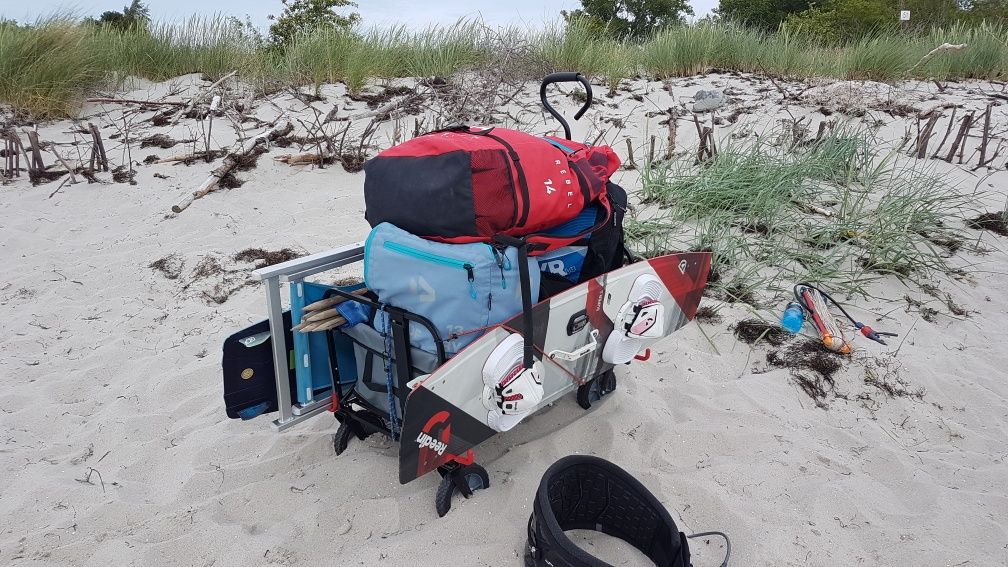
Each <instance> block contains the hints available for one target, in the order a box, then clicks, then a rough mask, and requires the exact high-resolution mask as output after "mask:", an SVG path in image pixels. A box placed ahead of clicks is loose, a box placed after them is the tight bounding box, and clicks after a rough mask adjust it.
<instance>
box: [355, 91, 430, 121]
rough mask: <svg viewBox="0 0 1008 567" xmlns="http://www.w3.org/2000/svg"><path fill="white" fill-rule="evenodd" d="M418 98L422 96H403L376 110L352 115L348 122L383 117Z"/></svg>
mask: <svg viewBox="0 0 1008 567" xmlns="http://www.w3.org/2000/svg"><path fill="white" fill-rule="evenodd" d="M419 98H422V96H421V95H419V94H412V95H409V96H405V97H403V98H401V99H399V100H396V101H393V102H390V103H388V104H386V105H385V106H382V107H379V108H376V109H374V110H369V111H367V112H361V113H358V114H354V115H353V116H351V117H350V120H360V119H362V118H373V117H375V116H383V115H385V114H388V113H390V112H392V111H393V110H395V109H397V108H399V107H400V106H402V105H404V104H407V103H409V102H413V101H414V100H417V99H419Z"/></svg>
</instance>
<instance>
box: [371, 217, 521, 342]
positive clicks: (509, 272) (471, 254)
mask: <svg viewBox="0 0 1008 567" xmlns="http://www.w3.org/2000/svg"><path fill="white" fill-rule="evenodd" d="M528 264H529V278H530V279H531V282H530V283H531V285H532V297H533V298H536V297H538V296H539V266H538V264H537V262H536V260H535V259H534V258H530V259H529V260H528ZM518 272H519V270H518V250H517V249H516V248H514V247H510V248H497V247H494V246H491V245H489V244H484V243H474V244H444V243H440V242H434V241H431V240H425V239H423V238H420V237H418V236H414V235H412V234H410V233H408V232H406V231H405V230H402V229H400V228H398V227H396V226H395V225H392V224H389V223H381V224H379V225H378V226H376V227H374V228H373V229H372V230H371V234H369V235H368V238H367V242H366V243H365V245H364V283H365V284H366V285H367V287H368V289H370V290H371V291H373V292H375V293H376V294H378V299H379V301H381V302H383V303H388V304H389V305H393V306H395V307H399V308H402V309H406V310H407V311H411V312H413V313H415V314H417V315H420V316H423V317H426V318H427V319H429V320H430V321H431V322H432V323H433V324H434V327H435V328H437V330H438V333H440V334H441V339H442V340H443V341H444V343H445V353H446V354H447V355H448V356H451V355H453V354H455V353H456V352H458V351H460V350H462V348H464V347H465V346H466V345H468V344H469V343H471V342H473V341H474V340H476V339H477V338H479V337H480V336H481V335H482V334H483V332H484V330H485V328H486V327H488V326H491V325H496V324H498V323H502V322H504V321H506V320H508V319H510V318H512V317H514V316H515V315H518V314H519V313H521V310H522V302H521V280H520V278H519V276H518ZM385 324H386V323H385V314H384V313H378V314H377V315H376V317H375V322H374V326H375V328H376V329H377V330H378V331H384V329H385ZM410 343H411V344H412V345H413V347H415V348H419V349H422V350H425V351H427V352H431V353H433V352H436V348H435V345H434V339H433V337H431V335H430V333H429V332H428V331H427V330H426V329H425V328H423V327H422V326H421V325H416V324H414V325H410Z"/></svg>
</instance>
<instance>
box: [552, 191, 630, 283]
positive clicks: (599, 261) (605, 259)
mask: <svg viewBox="0 0 1008 567" xmlns="http://www.w3.org/2000/svg"><path fill="white" fill-rule="evenodd" d="M606 195H607V196H606V198H607V199H609V205H610V209H611V210H612V221H611V222H609V223H606V224H605V225H604V226H603V227H602V228H599V229H598V230H596V231H595V232H593V233H592V234H591V236H590V237H589V238H587V239H584V240H580V241H578V242H575V243H573V244H571V246H586V247H587V251H586V254H585V259H584V264H582V266H581V273H580V275H579V276H578V278H577V281H571V280H570V279H568V278H566V277H564V276H561V275H558V274H554V273H550V272H548V271H544V272H543V273H542V279H541V283H540V287H539V300H540V301H541V300H543V299H546V298H547V297H552V296H554V295H556V294H558V293H560V292H562V291H565V290H567V289H570V288H572V287H574V286H575V285H577V284H579V283H583V282H586V281H588V280H590V279H592V278H594V277H597V276H600V275H602V274H604V273H606V272H611V271H613V270H616V269H619V268H622V267H623V266H624V265H625V264H626V263H627V262H632V261H633V257H632V256H631V255H630V252H629V251H628V250H627V249H626V242H625V240H624V235H623V215H624V214H625V213H626V210H627V193H626V190H624V189H623V188H622V187H620V186H619V185H616V184H615V183H612V182H609V183H608V185H607V188H606ZM605 214H606V211H605V210H603V209H602V208H599V209H598V212H597V215H598V216H599V217H601V218H598V219H597V220H598V221H601V220H603V219H604V215H605Z"/></svg>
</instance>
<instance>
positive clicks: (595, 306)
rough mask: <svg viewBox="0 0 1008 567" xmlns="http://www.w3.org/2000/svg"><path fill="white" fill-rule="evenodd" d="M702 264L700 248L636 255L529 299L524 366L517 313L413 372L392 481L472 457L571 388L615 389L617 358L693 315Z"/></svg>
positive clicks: (584, 391)
mask: <svg viewBox="0 0 1008 567" xmlns="http://www.w3.org/2000/svg"><path fill="white" fill-rule="evenodd" d="M710 263H711V255H710V253H708V252H689V253H683V254H670V255H667V256H661V257H657V258H651V259H649V260H642V261H640V262H637V263H634V264H631V265H629V266H625V267H623V268H620V269H618V270H615V271H612V272H609V273H607V274H603V275H601V276H599V277H597V278H594V279H592V280H589V281H587V282H584V283H582V284H579V285H577V286H575V287H573V288H571V289H569V290H567V291H564V292H562V293H559V294H557V295H555V296H553V297H551V298H549V299H546V300H545V301H541V302H539V303H538V304H536V305H535V306H533V307H532V330H533V331H532V339H533V347H534V353H535V357H534V363H533V364H532V367H531V368H525V366H524V365H523V363H522V358H523V357H522V354H523V346H524V339H523V337H522V335H521V334H520V332H519V329H522V328H523V326H522V315H521V314H519V315H517V316H515V317H514V318H512V319H510V320H508V321H506V322H505V323H503V324H501V325H499V326H497V327H495V328H493V329H491V330H490V331H488V332H487V333H486V334H484V335H483V336H482V337H480V338H479V339H477V340H476V341H474V342H473V343H472V344H470V345H469V346H467V347H466V348H465V349H463V350H462V351H460V352H459V353H458V354H457V355H455V356H454V357H453V358H452V359H450V360H448V361H447V362H446V363H444V364H443V365H441V366H439V367H438V368H437V369H436V370H435V371H434V372H432V373H431V374H429V375H426V376H421V377H419V378H417V379H416V380H414V381H413V382H412V383H411V384H410V386H411V392H410V394H409V397H408V399H407V402H406V410H405V415H404V416H403V424H402V435H401V438H400V450H399V481H400V482H401V483H403V484H406V483H407V482H410V481H412V480H414V479H416V478H418V477H420V476H422V475H425V474H427V473H429V472H431V471H433V470H436V469H438V468H439V467H444V466H446V465H451V464H452V463H471V462H472V458H473V457H472V451H471V449H472V448H473V447H475V446H476V445H478V444H480V443H482V442H483V441H486V440H487V439H489V438H490V437H492V436H494V435H496V434H497V433H499V432H503V431H508V430H510V429H512V428H514V427H515V426H516V425H518V423H520V422H521V421H522V420H523V419H525V418H526V417H528V416H529V415H531V414H532V413H535V412H536V411H538V410H539V409H541V408H543V407H545V406H546V405H548V404H550V403H552V402H553V401H555V400H556V399H558V398H560V397H561V396H563V395H565V394H567V393H569V392H571V391H574V390H578V403H579V404H581V405H582V407H590V404H591V402H592V401H593V399H594V400H597V399H598V398H600V397H601V396H603V395H605V394H607V393H609V392H611V391H612V390H613V389H614V388H615V377H614V375H613V373H612V370H613V367H614V365H615V364H622V363H627V362H630V361H632V360H633V359H634V357H637V356H638V355H639V353H640V352H641V351H642V350H645V349H647V348H648V347H649V346H651V345H653V344H654V343H655V342H656V341H658V340H660V339H662V338H664V337H666V336H668V335H670V334H672V333H673V332H675V331H676V330H678V329H680V328H682V327H683V326H684V325H685V324H686V323H688V322H689V321H690V320H692V319H693V317H694V316H695V315H696V311H697V307H698V306H699V303H700V298H701V296H702V295H703V289H704V287H705V285H706V283H707V275H708V272H709V271H710ZM477 376H482V380H480V379H478V378H476V377H477Z"/></svg>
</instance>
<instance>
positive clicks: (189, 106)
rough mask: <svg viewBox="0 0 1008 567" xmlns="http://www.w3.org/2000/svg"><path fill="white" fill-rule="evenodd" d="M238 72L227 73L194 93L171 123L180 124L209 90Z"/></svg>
mask: <svg viewBox="0 0 1008 567" xmlns="http://www.w3.org/2000/svg"><path fill="white" fill-rule="evenodd" d="M236 73H238V71H231V72H230V73H228V74H227V75H224V76H223V77H221V78H219V79H217V80H216V81H214V83H213V84H212V85H210V86H209V87H207V88H206V89H201V90H200V91H199V92H198V93H196V94H195V95H193V97H192V98H191V99H189V104H187V105H186V107H185V108H184V109H182V111H181V112H179V113H178V114H176V115H175V117H174V118H172V121H171V123H172V124H178V121H179V119H180V118H182V117H183V116H185V115H186V114H189V111H190V110H192V109H193V107H194V106H196V103H198V102H199V101H201V100H203V97H204V96H206V94H207V93H208V92H210V91H212V90H214V89H215V88H217V86H218V85H220V84H221V83H223V82H224V81H226V80H228V79H230V78H231V77H233V76H235V74H236Z"/></svg>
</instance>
